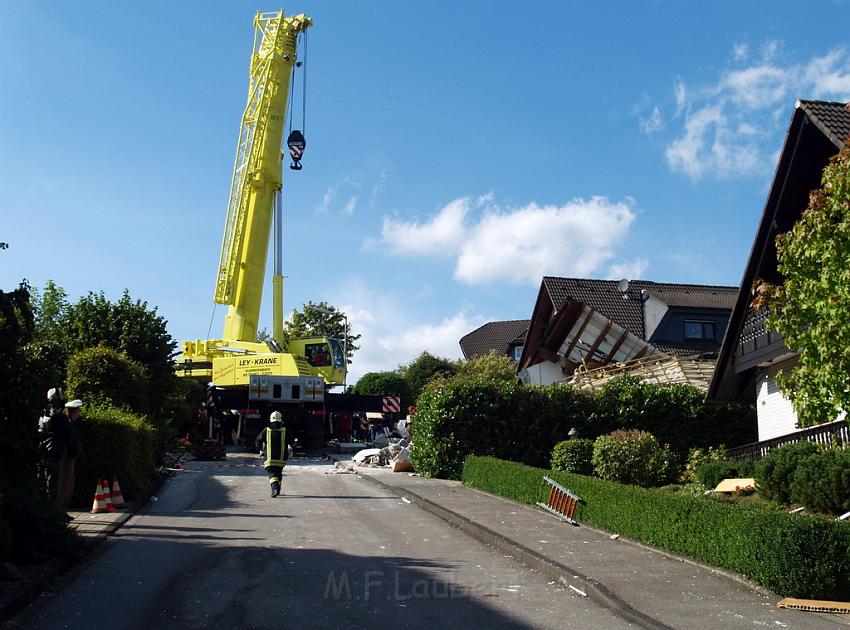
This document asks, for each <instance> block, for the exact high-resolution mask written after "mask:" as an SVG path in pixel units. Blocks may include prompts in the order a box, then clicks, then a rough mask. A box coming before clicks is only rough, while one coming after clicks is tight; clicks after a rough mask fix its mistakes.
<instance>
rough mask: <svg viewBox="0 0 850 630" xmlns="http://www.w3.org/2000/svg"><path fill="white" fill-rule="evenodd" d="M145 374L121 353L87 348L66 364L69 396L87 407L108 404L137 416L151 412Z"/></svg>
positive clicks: (102, 348) (106, 349) (103, 348)
mask: <svg viewBox="0 0 850 630" xmlns="http://www.w3.org/2000/svg"><path fill="white" fill-rule="evenodd" d="M148 389H149V388H148V376H147V372H146V370H145V368H144V366H142V365H141V364H140V363H138V362H136V361H133V360H132V359H130V358H128V357H127V355H126V354H124V353H123V352H118V351H117V350H112V349H111V348H107V347H105V346H96V347H94V348H87V349H85V350H80V351H79V352H77V353H75V354H74V355H73V356H72V357H71V359H70V361H68V396H69V397H70V398H80V399H82V400H83V401H85V403H86V404H109V405H112V406H115V407H121V408H122V409H126V410H127V411H133V412H136V413H140V414H147V413H149V412H150V402H151V401H150V396H149V392H148Z"/></svg>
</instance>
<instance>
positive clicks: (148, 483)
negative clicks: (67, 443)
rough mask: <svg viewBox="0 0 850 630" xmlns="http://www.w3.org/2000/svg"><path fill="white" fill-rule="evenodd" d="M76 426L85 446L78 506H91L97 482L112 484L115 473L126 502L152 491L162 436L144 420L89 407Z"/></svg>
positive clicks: (79, 461)
mask: <svg viewBox="0 0 850 630" xmlns="http://www.w3.org/2000/svg"><path fill="white" fill-rule="evenodd" d="M75 426H76V427H77V431H78V432H79V434H80V444H81V445H82V453H81V454H80V457H79V458H77V470H76V480H75V481H76V487H75V489H74V501H75V503H77V504H79V505H86V504H90V503H91V500H92V497H93V496H94V491H95V486H96V485H97V482H98V481H102V480H103V479H109V480H110V481H112V475H113V474H115V475H117V476H118V481H119V482H120V483H121V491H122V493H123V495H124V498H125V499H126V498H128V497H129V498H134V497H138V496H141V495H144V494H145V493H147V492H149V491H150V490H152V489H153V485H154V481H155V475H154V472H155V466H156V458H157V445H158V443H159V434H158V432H157V430H156V429H155V428H154V427H153V426H151V425H150V424H148V422H146V421H145V420H144V419H143V418H142V417H140V416H137V415H135V414H133V413H130V412H128V411H124V410H122V409H117V408H115V407H110V406H89V407H84V408H83V417H82V418H80V419H79V420H78V421H77V422H76V424H75Z"/></svg>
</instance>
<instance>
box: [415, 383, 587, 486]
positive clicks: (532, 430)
mask: <svg viewBox="0 0 850 630" xmlns="http://www.w3.org/2000/svg"><path fill="white" fill-rule="evenodd" d="M589 401H590V397H589V396H588V395H587V394H585V393H584V392H582V391H581V390H579V389H576V388H573V387H565V386H561V387H545V388H544V387H525V386H521V385H516V384H515V383H495V382H492V381H486V382H484V381H472V382H453V383H446V384H445V385H443V386H435V387H426V388H425V390H424V391H423V392H422V395H421V396H420V398H419V401H418V403H417V406H416V421H415V422H414V423H413V428H412V431H413V444H414V446H413V448H412V450H411V460H412V462H413V465H414V466H415V467H416V470H417V471H419V472H420V473H422V474H424V475H427V476H432V477H444V478H449V479H459V478H460V474H461V471H462V469H463V459H464V457H466V456H467V455H470V454H475V455H493V456H496V457H501V458H503V459H511V460H516V461H522V462H526V463H528V464H533V465H537V466H548V465H549V458H550V454H551V452H552V449H553V448H554V446H555V444H557V443H558V442H560V441H561V440H565V439H566V438H567V434H568V433H569V431H570V428H572V427H578V428H579V429H580V430H581V431H584V429H585V426H586V425H585V423H586V418H587V416H588V415H589V406H588V405H589Z"/></svg>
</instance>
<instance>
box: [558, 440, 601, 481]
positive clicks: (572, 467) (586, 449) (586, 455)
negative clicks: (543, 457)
mask: <svg viewBox="0 0 850 630" xmlns="http://www.w3.org/2000/svg"><path fill="white" fill-rule="evenodd" d="M592 458H593V440H589V439H587V438H577V439H574V440H564V441H563V442H558V443H557V444H556V445H555V448H554V449H552V464H551V466H552V470H560V471H563V472H571V473H576V474H577V475H592V474H593V463H592V461H591V460H592Z"/></svg>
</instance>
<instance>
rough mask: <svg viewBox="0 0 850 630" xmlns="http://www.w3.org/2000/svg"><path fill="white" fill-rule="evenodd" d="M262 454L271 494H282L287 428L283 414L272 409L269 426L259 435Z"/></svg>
mask: <svg viewBox="0 0 850 630" xmlns="http://www.w3.org/2000/svg"><path fill="white" fill-rule="evenodd" d="M257 445H258V446H259V448H260V454H261V455H262V456H264V457H265V461H264V462H263V468H265V469H266V473H268V476H269V484H270V485H271V495H272V497H276V496H277V495H279V494H280V485H281V482H282V479H283V467H284V466H286V458H287V451H286V429H285V428H284V426H283V414H282V413H280V412H279V411H272V413H271V415H270V416H269V426H268V427H266V428H265V429H264V430H263V431H262V432H261V433H260V435H258V436H257Z"/></svg>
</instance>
